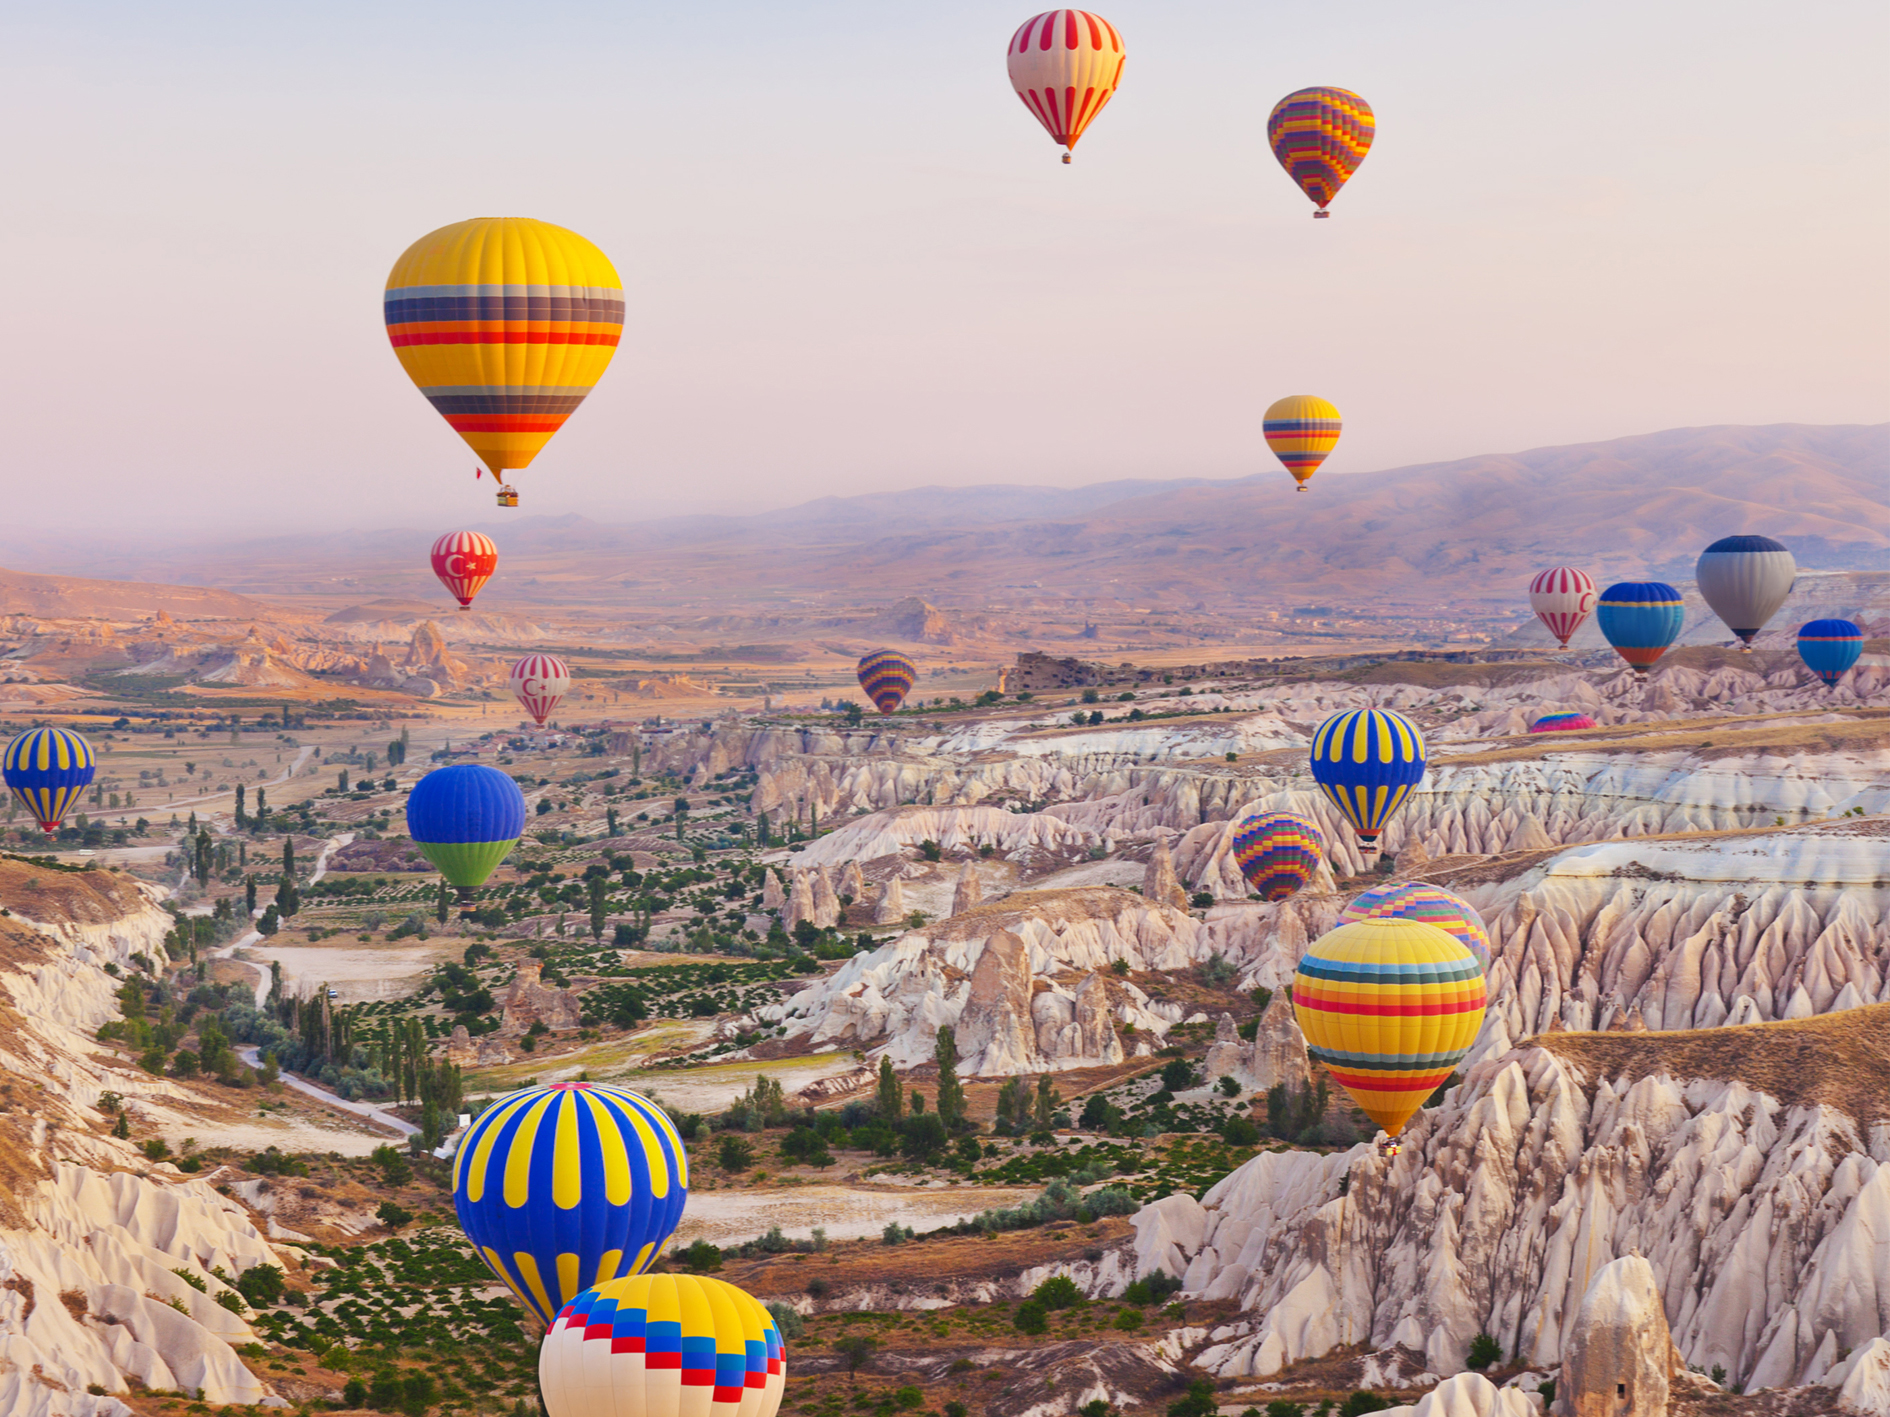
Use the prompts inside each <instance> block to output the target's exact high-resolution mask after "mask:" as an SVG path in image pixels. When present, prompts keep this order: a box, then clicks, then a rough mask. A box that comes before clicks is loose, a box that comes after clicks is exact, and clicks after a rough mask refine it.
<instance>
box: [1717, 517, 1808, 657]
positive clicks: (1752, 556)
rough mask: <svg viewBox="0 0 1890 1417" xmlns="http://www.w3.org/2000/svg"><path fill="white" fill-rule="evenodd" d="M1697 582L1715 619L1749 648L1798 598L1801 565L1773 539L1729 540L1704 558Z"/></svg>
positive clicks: (1724, 538)
mask: <svg viewBox="0 0 1890 1417" xmlns="http://www.w3.org/2000/svg"><path fill="white" fill-rule="evenodd" d="M1693 579H1694V581H1695V582H1696V583H1697V584H1698V585H1699V587H1700V595H1701V597H1702V598H1703V599H1704V600H1705V601H1706V603H1707V604H1708V605H1710V606H1712V608H1713V613H1714V614H1715V615H1717V616H1719V618H1720V619H1722V620H1724V621H1725V622H1726V628H1727V629H1729V630H1731V631H1732V632H1733V633H1734V634H1735V635H1737V636H1738V637H1739V638H1740V639H1741V640H1743V641H1745V643H1746V644H1747V645H1748V646H1749V645H1751V643H1752V641H1753V637H1754V636H1756V635H1757V634H1758V633H1759V631H1761V630H1763V629H1764V628H1765V622H1766V621H1767V620H1770V619H1771V618H1772V617H1773V616H1774V615H1775V614H1777V613H1778V608H1779V606H1781V605H1783V604H1784V603H1785V597H1786V596H1788V595H1790V594H1791V593H1792V585H1793V583H1794V582H1795V581H1796V580H1797V579H1798V562H1797V561H1796V560H1794V559H1793V558H1792V553H1791V552H1789V551H1787V550H1786V549H1785V548H1784V547H1783V546H1781V545H1779V543H1778V542H1776V541H1774V540H1772V538H1771V537H1769V536H1726V537H1721V538H1720V539H1719V540H1718V541H1715V542H1714V543H1713V544H1712V545H1711V546H1709V547H1707V548H1706V550H1704V551H1702V552H1701V553H1700V559H1699V562H1698V564H1696V565H1695V566H1694V568H1693Z"/></svg>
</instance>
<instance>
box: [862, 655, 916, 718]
mask: <svg viewBox="0 0 1890 1417" xmlns="http://www.w3.org/2000/svg"><path fill="white" fill-rule="evenodd" d="M918 677H919V667H918V666H917V665H916V664H914V663H913V662H912V661H911V660H909V659H907V658H906V657H905V656H904V655H903V654H901V653H900V652H899V651H898V650H896V649H876V650H874V651H873V652H872V653H871V654H869V655H867V656H866V657H865V658H864V659H862V660H861V661H860V687H861V688H862V689H864V690H866V697H867V698H869V699H871V700H872V701H873V707H874V708H876V709H878V710H879V711H880V712H881V713H897V712H898V711H899V705H901V704H903V703H904V702H905V701H906V695H907V694H909V693H911V692H912V685H913V683H914V681H916V680H917V679H918Z"/></svg>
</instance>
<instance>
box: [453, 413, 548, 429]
mask: <svg viewBox="0 0 1890 1417" xmlns="http://www.w3.org/2000/svg"><path fill="white" fill-rule="evenodd" d="M567 416H568V415H566V414H543V415H539V414H512V415H505V414H490V413H479V414H455V415H453V416H452V417H449V418H448V419H447V420H446V422H447V425H448V426H449V427H450V428H451V429H452V430H453V431H454V432H455V433H556V432H557V431H558V430H559V429H560V428H562V427H564V420H565V418H566V417H567Z"/></svg>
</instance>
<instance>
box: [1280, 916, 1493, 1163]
mask: <svg viewBox="0 0 1890 1417" xmlns="http://www.w3.org/2000/svg"><path fill="white" fill-rule="evenodd" d="M1484 1002H1485V993H1484V986H1483V971H1482V970H1481V969H1479V968H1478V967H1477V961H1476V956H1475V955H1473V954H1471V953H1470V951H1469V950H1467V949H1465V948H1464V946H1463V945H1462V944H1461V943H1459V942H1458V941H1457V940H1455V939H1452V938H1451V936H1450V935H1448V934H1447V933H1445V932H1444V931H1442V930H1440V929H1438V928H1437V927H1436V926H1435V925H1426V924H1424V923H1423V922H1422V921H1418V920H1354V921H1352V922H1351V923H1350V924H1347V925H1341V926H1339V927H1338V929H1336V930H1333V931H1331V932H1329V933H1327V934H1325V935H1322V936H1320V937H1319V938H1318V939H1317V940H1315V941H1314V942H1313V944H1312V947H1311V948H1310V949H1308V950H1307V951H1306V954H1305V956H1304V958H1302V959H1301V960H1300V962H1299V971H1298V973H1297V974H1296V975H1295V976H1294V979H1293V1014H1294V1016H1295V1017H1296V1018H1297V1019H1298V1020H1299V1027H1300V1031H1301V1032H1303V1033H1304V1034H1305V1035H1306V1051H1307V1052H1308V1053H1310V1054H1311V1055H1312V1056H1313V1057H1314V1058H1316V1059H1318V1060H1319V1061H1320V1062H1322V1063H1324V1064H1325V1065H1326V1067H1327V1068H1328V1069H1330V1071H1331V1073H1332V1076H1333V1078H1334V1079H1335V1080H1336V1081H1337V1082H1338V1083H1339V1085H1340V1086H1341V1087H1343V1088H1344V1089H1345V1090H1346V1091H1347V1092H1349V1093H1350V1094H1351V1095H1352V1100H1353V1101H1354V1102H1356V1103H1358V1105H1359V1109H1360V1110H1361V1111H1362V1112H1364V1113H1365V1115H1366V1116H1367V1117H1370V1118H1371V1119H1372V1120H1373V1121H1374V1122H1376V1123H1378V1125H1379V1126H1381V1127H1383V1128H1384V1129H1385V1130H1386V1131H1387V1132H1388V1133H1390V1134H1391V1135H1392V1136H1393V1137H1395V1136H1397V1135H1398V1133H1400V1132H1402V1131H1403V1130H1404V1127H1405V1123H1407V1122H1409V1121H1410V1120H1411V1117H1412V1115H1413V1114H1415V1113H1416V1111H1417V1110H1418V1108H1420V1107H1422V1106H1423V1105H1424V1102H1425V1099H1426V1098H1428V1097H1429V1096H1430V1095H1431V1094H1432V1093H1433V1092H1435V1091H1436V1090H1437V1088H1438V1086H1439V1085H1440V1084H1441V1083H1443V1082H1444V1081H1445V1079H1447V1078H1448V1077H1449V1076H1450V1074H1451V1072H1452V1070H1453V1069H1454V1068H1455V1067H1456V1066H1457V1064H1458V1063H1460V1062H1462V1061H1463V1058H1464V1055H1465V1054H1466V1053H1468V1052H1469V1051H1470V1045H1471V1044H1472V1043H1474V1042H1476V1037H1477V1030H1478V1029H1480V1028H1481V1027H1482V1026H1483V1008H1484Z"/></svg>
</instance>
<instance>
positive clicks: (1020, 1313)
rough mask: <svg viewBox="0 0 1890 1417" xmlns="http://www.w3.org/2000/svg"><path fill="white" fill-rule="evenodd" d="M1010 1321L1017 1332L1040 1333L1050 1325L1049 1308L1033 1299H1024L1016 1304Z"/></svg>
mask: <svg viewBox="0 0 1890 1417" xmlns="http://www.w3.org/2000/svg"><path fill="white" fill-rule="evenodd" d="M1011 1322H1012V1323H1013V1324H1015V1325H1016V1326H1017V1331H1018V1332H1019V1333H1042V1332H1044V1331H1045V1330H1046V1329H1048V1328H1049V1327H1050V1319H1049V1310H1048V1309H1047V1308H1046V1307H1045V1306H1044V1305H1042V1304H1040V1303H1038V1302H1037V1301H1036V1300H1035V1299H1026V1300H1025V1301H1024V1302H1023V1303H1021V1304H1019V1305H1018V1306H1017V1312H1016V1313H1015V1314H1013V1315H1012V1316H1011Z"/></svg>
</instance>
